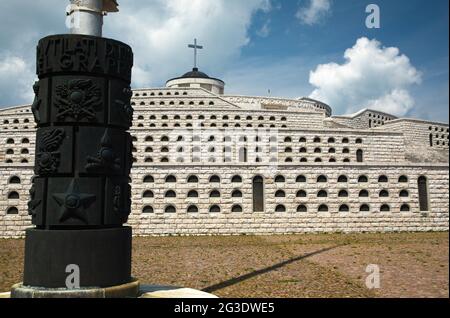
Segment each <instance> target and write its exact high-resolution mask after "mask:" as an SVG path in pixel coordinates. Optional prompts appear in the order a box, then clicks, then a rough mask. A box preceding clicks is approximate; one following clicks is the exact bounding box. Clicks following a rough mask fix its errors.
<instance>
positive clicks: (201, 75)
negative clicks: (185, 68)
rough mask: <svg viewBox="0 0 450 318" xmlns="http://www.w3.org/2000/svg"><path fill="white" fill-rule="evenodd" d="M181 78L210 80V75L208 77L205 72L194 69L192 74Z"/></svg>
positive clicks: (188, 73)
mask: <svg viewBox="0 0 450 318" xmlns="http://www.w3.org/2000/svg"><path fill="white" fill-rule="evenodd" d="M181 78H209V76H208V75H206V74H205V73H203V72H200V71H199V70H198V68H196V67H195V68H193V69H192V71H191V72H187V73H186V74H184V75H183V76H181Z"/></svg>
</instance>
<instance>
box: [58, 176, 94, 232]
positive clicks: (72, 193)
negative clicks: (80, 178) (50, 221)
mask: <svg viewBox="0 0 450 318" xmlns="http://www.w3.org/2000/svg"><path fill="white" fill-rule="evenodd" d="M53 199H54V200H55V201H56V203H58V205H59V206H60V207H61V211H60V214H61V217H60V219H59V221H60V222H61V223H62V222H65V221H67V220H69V219H78V220H81V221H83V222H84V223H86V224H87V223H88V220H87V215H86V209H87V208H89V206H90V205H91V204H92V203H94V202H95V199H96V196H95V195H93V194H87V193H80V191H79V190H78V182H77V180H76V179H73V180H72V182H71V183H70V185H69V188H68V189H67V190H66V193H55V194H53Z"/></svg>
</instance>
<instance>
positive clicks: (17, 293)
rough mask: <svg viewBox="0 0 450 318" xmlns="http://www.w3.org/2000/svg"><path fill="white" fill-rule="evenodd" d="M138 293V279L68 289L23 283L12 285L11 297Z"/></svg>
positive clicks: (97, 295) (131, 294) (130, 296)
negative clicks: (115, 284)
mask: <svg viewBox="0 0 450 318" xmlns="http://www.w3.org/2000/svg"><path fill="white" fill-rule="evenodd" d="M139 295H140V293H139V281H137V280H134V281H132V282H131V283H127V284H124V285H119V286H114V287H109V288H95V287H94V288H84V289H74V290H68V289H65V288H55V289H51V288H36V287H27V286H24V285H23V284H17V285H14V286H13V288H12V291H11V296H10V297H11V298H136V297H138V296H139Z"/></svg>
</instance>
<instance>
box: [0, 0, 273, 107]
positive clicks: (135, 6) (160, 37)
mask: <svg viewBox="0 0 450 318" xmlns="http://www.w3.org/2000/svg"><path fill="white" fill-rule="evenodd" d="M67 4H68V1H61V0H34V1H29V0H2V1H0V28H2V29H5V30H6V29H7V30H8V32H0V43H1V44H2V45H1V48H0V63H2V70H3V71H2V72H1V73H0V106H6V105H15V104H18V103H23V102H31V101H32V85H33V80H34V64H35V47H36V44H37V41H38V40H39V39H40V38H41V37H43V36H45V35H49V34H59V33H67V29H66V28H65V18H66V17H65V8H66V5H67ZM119 8H120V12H119V13H114V14H110V15H108V16H107V17H106V18H105V25H104V36H105V37H109V38H114V39H117V40H120V41H123V42H125V43H127V44H129V45H131V46H132V47H133V50H134V53H135V68H134V69H133V86H134V87H155V86H160V85H164V84H165V81H166V80H168V79H169V78H171V77H175V76H179V75H182V73H183V72H187V71H189V70H190V69H191V68H192V66H193V52H192V50H189V49H188V48H187V44H188V43H191V42H192V41H193V39H194V37H196V38H198V40H199V43H200V44H202V45H204V47H205V49H204V50H203V51H202V52H200V53H199V65H200V68H201V69H202V70H203V71H206V72H207V73H209V74H210V75H211V76H217V74H221V73H223V72H224V71H225V70H226V69H228V67H229V65H230V63H233V62H234V61H236V60H237V59H238V58H239V56H240V52H241V49H242V47H244V46H245V45H247V44H248V43H249V42H250V37H249V33H248V31H249V29H250V26H251V23H252V17H253V16H254V14H255V13H256V12H258V11H260V12H263V13H269V12H270V11H271V10H272V5H271V0H245V1H242V0H214V1H211V0H148V1H142V0H127V1H122V2H120V7H119ZM18 12H20V19H18V18H17V13H18ZM23 21H26V23H24V22H23ZM6 48H7V50H8V52H7V51H6ZM9 52H14V54H13V55H14V56H11V54H10V53H9ZM11 65H14V66H11ZM25 88H26V89H25ZM27 92H28V95H27ZM30 96H31V99H30V98H29V97H30Z"/></svg>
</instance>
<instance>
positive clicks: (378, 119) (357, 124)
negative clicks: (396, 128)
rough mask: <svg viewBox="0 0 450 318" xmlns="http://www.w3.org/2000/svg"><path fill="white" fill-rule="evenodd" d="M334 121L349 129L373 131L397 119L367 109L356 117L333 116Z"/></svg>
mask: <svg viewBox="0 0 450 318" xmlns="http://www.w3.org/2000/svg"><path fill="white" fill-rule="evenodd" d="M332 119H333V121H335V122H337V123H339V124H343V125H346V126H348V127H352V128H356V129H371V128H375V127H380V126H384V125H386V124H387V123H389V122H390V121H392V120H394V119H396V117H395V116H392V115H389V114H386V113H383V112H378V111H373V110H368V109H365V110H362V111H360V112H358V113H356V114H354V115H348V116H333V117H332Z"/></svg>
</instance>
